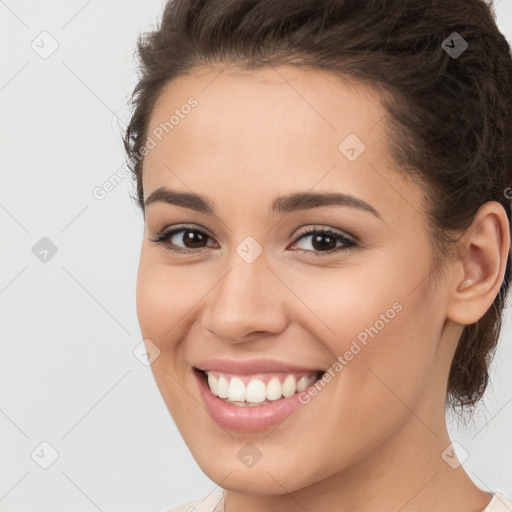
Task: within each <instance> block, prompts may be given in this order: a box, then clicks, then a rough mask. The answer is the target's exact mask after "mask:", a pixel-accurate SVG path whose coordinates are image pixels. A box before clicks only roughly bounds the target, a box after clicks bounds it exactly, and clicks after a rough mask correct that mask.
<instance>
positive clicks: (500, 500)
mask: <svg viewBox="0 0 512 512" xmlns="http://www.w3.org/2000/svg"><path fill="white" fill-rule="evenodd" d="M483 512H512V501H511V500H510V499H508V498H507V496H505V494H504V493H503V492H501V491H498V492H495V493H494V494H493V497H492V500H491V502H490V503H489V505H487V507H486V508H485V510H484V511H483Z"/></svg>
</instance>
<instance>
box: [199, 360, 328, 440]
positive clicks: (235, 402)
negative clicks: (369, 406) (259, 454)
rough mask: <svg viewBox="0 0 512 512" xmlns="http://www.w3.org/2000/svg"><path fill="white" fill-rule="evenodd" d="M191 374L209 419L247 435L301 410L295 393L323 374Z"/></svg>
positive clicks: (275, 423) (302, 390)
mask: <svg viewBox="0 0 512 512" xmlns="http://www.w3.org/2000/svg"><path fill="white" fill-rule="evenodd" d="M193 374H194V376H195V379H196V382H197V384H198V387H199V392H200V394H201V397H202V400H203V404H204V408H205V409H206V411H207V412H208V414H209V415H210V417H211V418H212V419H213V420H215V421H216V422H217V423H218V424H219V425H220V426H221V427H223V428H225V429H230V430H237V431H245V432H250V431H258V430H264V429H267V428H270V427H273V426H276V425H278V424H279V423H281V422H282V421H284V419H285V418H286V417H287V416H289V415H290V414H291V413H292V412H293V411H295V410H297V409H299V408H300V407H301V406H302V407H304V406H303V405H302V404H301V402H300V401H299V393H301V392H307V389H308V388H309V387H310V386H313V385H314V384H315V382H317V380H318V379H319V378H321V376H322V374H323V372H322V371H318V372H298V373H289V372H288V373H286V372H272V373H259V374H250V375H243V374H230V373H225V372H220V371H217V370H215V371H214V370H204V371H203V370H200V369H198V368H194V369H193Z"/></svg>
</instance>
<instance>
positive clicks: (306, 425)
mask: <svg viewBox="0 0 512 512" xmlns="http://www.w3.org/2000/svg"><path fill="white" fill-rule="evenodd" d="M190 96H193V97H194V98H196V99H197V101H198V105H197V106H196V107H195V108H194V109H193V110H192V111H191V113H190V114H188V115H187V116H184V118H183V119H181V120H180V122H179V124H178V125H177V126H175V127H174V129H172V131H169V133H168V134H167V135H165V136H164V137H163V138H162V141H161V142H158V144H157V145H156V147H154V148H153V149H151V151H150V152H149V153H148V154H147V156H146V157H145V162H144V173H143V187H144V198H145V199H147V198H148V197H149V195H150V194H151V193H152V192H153V191H154V190H156V189H158V188H159V187H162V186H165V187H168V188H170V189H172V190H176V191H180V192H194V193H197V194H201V195H202V196H205V197H206V198H207V199H208V200H209V201H210V202H211V203H212V204H213V205H214V207H215V215H207V214H205V213H200V212H196V211H193V210H190V209H187V208H184V207H180V206H176V205H170V204H166V203H164V202H154V203H152V204H148V205H147V206H146V208H145V233H144V240H143V243H142V248H141V255H140V265H139V270H138V282H137V312H138V319H139V323H140V327H141V331H142V334H143V337H144V338H146V339H150V340H151V341H152V343H154V344H155V345H157V346H158V348H159V350H160V355H159V357H158V358H157V359H156V360H155V361H154V362H153V363H152V365H151V368H152V371H153V374H154V377H155V379H156V383H157V385H158V387H159V390H160V392H161V394H162V396H163V398H164V400H165V403H166V405H167V407H168V409H169V411H170V413H171V415H172V417H173V419H174V421H175V422H176V425H177V427H178V429H179V430H180V432H181V434H182V436H183V439H184V440H185V442H186V443H187V445H188V447H189V449H190V451H191V453H192V455H193V456H194V458H195V460H196V461H197V463H198V464H199V466H200V467H201V469H202V470H203V471H204V472H205V473H206V475H207V476H208V477H209V478H211V479H212V480H213V481H215V482H216V483H217V484H218V485H219V486H221V487H222V488H224V489H225V505H224V506H225V511H226V512H234V511H236V510H244V511H245V512H256V511H258V512H261V511H263V510H265V511H266V512H274V511H275V512H277V511H282V510H286V511H288V512H295V511H297V512H298V511H301V512H303V511H304V510H308V511H312V512H313V511H315V512H316V511H318V512H320V511H321V512H335V511H336V512H344V511H351V512H359V511H374V510H379V511H382V512H385V511H393V512H396V511H398V510H400V511H401V512H411V511H414V512H421V511H425V512H426V511H432V510H436V511H450V512H458V511H460V512H463V511H464V512H469V511H473V512H477V511H482V510H483V509H484V508H485V506H486V505H487V504H488V503H489V501H490V499H491V496H490V494H488V493H486V492H484V491H483V490H481V489H479V488H478V487H477V486H476V485H475V484H474V483H473V482H472V481H471V479H470V478H469V476H468V475H467V474H466V473H465V471H464V470H463V468H462V466H459V467H458V468H457V469H453V468H452V467H451V466H450V465H449V464H448V463H447V462H446V461H445V459H444V458H443V457H442V453H443V451H445V449H446V448H447V446H448V445H449V444H450V438H449V436H448V431H447V426H446V419H445V402H446V390H447V379H448V373H449V368H450V363H451V360H452V358H453V354H454V352H455V348H456V345H457V341H458V339H459V337H460V335H461V333H462V329H463V325H465V324H471V323H474V322H475V321H477V320H478V319H479V318H481V317H482V316H483V315H484V313H485V312H486V311H487V309H488V308H489V307H490V306H491V305H492V302H493V300H494V298H495V296H496V294H497V292H498V290H499V285H500V283H501V281H502V279H503V276H504V272H505V264H506V258H507V254H508V250H509V247H510V239H509V234H508V233H509V231H508V221H507V218H506V214H505V211H504V210H503V208H502V207H501V206H500V205H499V204H498V203H494V202H491V203H486V204H485V205H483V206H482V207H481V208H480V210H479V212H478V215H477V217H476V218H475V221H474V222H473V224H472V225H471V226H470V228H469V229H468V230H467V231H466V232H465V233H464V234H463V236H462V238H461V241H460V249H461V250H460V256H459V257H458V258H456V259H454V260H453V261H450V262H449V264H448V267H447V271H446V273H445V274H444V276H442V275H438V274H437V273H436V272H435V269H434V272H432V270H433V245H432V240H431V238H430V235H429V231H428V228H427V223H426V217H425V206H424V202H423V193H422V191H421V189H420V188H419V187H418V186H417V185H415V184H413V183H412V182H408V181H406V180H405V179H404V178H403V177H401V175H400V174H399V173H398V172H397V170H396V166H395V165H394V164H393V162H392V161H391V158H390V157H389V155H388V153H387V143H386V139H385V134H384V127H385V122H386V120H385V118H384V117H383V116H384V110H383V107H382V105H381V103H380V101H379V97H378V96H377V94H376V93H374V92H372V90H370V89H369V88H367V87H366V86H363V85H358V84H357V83H354V82H349V81H346V80H341V78H340V77H339V76H335V75H334V74H331V73H329V72H326V71H320V70H314V71H312V70H305V69H299V68H290V67H276V68H272V67H268V68H264V69H262V70H258V71H251V72H247V71H244V72H242V71H240V70H236V69H234V67H233V66H231V67H230V68H227V69H224V68H201V69H200V70H196V71H195V72H194V73H193V75H189V76H182V77H179V78H177V79H175V80H173V81H172V82H170V83H168V84H167V85H166V87H165V88H164V89H163V90H162V94H161V95H160V97H159V99H158V102H157V103H156V105H155V108H154V110H153V112H152V116H151V120H150V124H149V126H150V130H152V129H154V128H155V127H157V126H158V125H159V123H161V122H165V121H166V120H167V119H168V118H169V115H170V114H169V113H172V112H173V111H174V109H176V108H180V106H181V105H183V104H184V103H186V101H187V99H188V98H189V97H190ZM351 133H352V134H356V135H357V137H358V138H359V139H360V140H361V141H363V142H364V144H365V145H366V150H365V151H364V152H363V153H362V154H361V155H360V156H359V157H358V158H357V159H356V160H355V161H353V162H351V161H349V160H348V159H347V158H346V157H345V156H344V155H343V154H342V153H341V152H340V151H339V150H338V145H339V144H340V142H341V141H343V140H344V139H345V137H347V135H348V134H351ZM310 190H311V191H315V192H320V191H323V192H325V191H330V192H342V193H347V194H351V195H354V196H356V197H358V198H360V199H362V200H364V201H365V202H367V203H369V204H370V205H371V206H372V207H373V208H374V209H376V210H377V211H378V212H379V213H380V216H381V218H378V217H376V216H374V215H372V214H371V213H369V212H366V211H363V210H360V209H356V208H351V207H348V206H327V207H325V206H324V207H320V208H314V209H306V210H301V211H295V212H289V213H286V214H284V215H283V214H281V215H271V214H270V213H269V205H270V203H271V202H272V200H273V199H274V198H275V197H276V196H278V195H285V194H288V193H292V192H298V191H310ZM183 223H186V224H188V225H192V228H198V229H202V230H204V231H206V232H207V233H208V234H209V235H210V237H211V238H210V239H207V241H204V242H203V247H202V248H199V249H194V247H201V245H200V244H199V245H196V246H194V245H190V244H188V245H186V243H187V242H186V241H185V242H184V240H183V234H184V233H183V232H182V233H181V234H178V235H175V236H174V237H173V238H172V242H170V241H168V243H169V244H170V243H174V244H175V245H177V246H178V247H180V248H182V249H187V248H189V250H191V251H193V250H196V253H195V254H192V253H191V254H190V255H182V254H174V253H172V252H170V251H168V250H167V251H166V249H165V246H164V245H163V244H158V243H155V242H152V241H151V238H153V237H154V236H155V234H156V233H158V232H160V231H161V230H164V229H167V228H170V227H171V226H179V225H180V224H183ZM315 227H317V228H331V229H332V230H334V231H336V232H339V233H340V234H345V236H348V237H349V238H350V237H356V239H357V240H358V241H359V242H358V247H357V248H355V249H352V250H347V249H344V245H343V244H342V243H341V242H338V243H337V244H336V250H337V251H338V252H334V253H332V254H331V255H324V256H323V257H318V256H315V254H314V253H315V252H316V253H321V251H322V248H321V247H320V249H318V245H316V246H315V245H313V237H312V236H311V235H310V236H306V237H303V238H302V239H299V237H298V235H300V234H301V233H302V232H304V231H306V230H307V229H309V228H315ZM305 228H306V229H305ZM299 230H300V231H299ZM185 234H186V233H185ZM247 236H251V237H253V238H254V239H255V240H256V241H257V242H258V243H259V244H260V246H261V247H262V248H263V253H262V254H261V255H260V256H259V257H258V258H257V259H256V260H255V261H254V262H253V263H250V264H249V263H247V262H246V261H245V260H244V259H242V258H241V257H240V256H239V255H238V253H237V252H236V248H237V246H238V245H239V244H240V243H241V242H242V241H243V240H244V239H245V238H246V237H247ZM330 247H332V246H330ZM300 249H303V251H300ZM340 249H341V250H340ZM434 278H436V279H435V280H434ZM396 302H398V303H400V304H401V305H402V310H401V311H400V312H399V313H397V314H396V316H395V317H394V318H393V319H392V320H390V321H389V322H388V323H386V325H385V327H384V328H383V329H381V330H380V331H379V333H378V335H376V336H375V337H374V338H373V339H372V338H370V339H369V341H368V343H367V345H366V346H365V347H364V348H363V349H362V350H361V351H360V352H359V353H358V354H357V355H356V356H354V358H353V359H352V360H351V361H349V362H348V364H346V365H345V366H344V367H343V369H342V371H340V372H338V373H337V374H336V376H335V377H334V378H333V379H332V380H331V381H330V382H329V383H328V384H327V385H326V386H325V388H324V389H322V390H321V392H319V393H318V395H317V396H316V397H314V398H312V399H311V401H310V403H308V404H307V405H303V406H301V407H300V408H299V409H298V410H297V411H295V412H294V413H292V414H291V415H290V416H289V417H287V418H286V419H285V420H284V421H283V422H282V423H281V424H280V425H278V426H277V427H273V428H270V429H266V430H263V431H258V432H252V433H243V432H237V431H233V430H231V431H228V430H225V429H224V428H222V427H221V426H219V425H218V424H217V423H216V422H215V421H214V420H213V419H212V418H211V417H210V416H209V414H208V413H207V412H206V410H205V409H204V407H203V406H202V399H201V396H200V393H199V389H198V387H197V384H196V382H195V380H194V378H193V374H192V366H193V365H194V364H197V363H198V362H199V361H202V360H205V359H209V358H213V357H220V358H228V359H251V358H261V357H264V358H271V359H278V360H281V361H284V362H287V363H290V364H297V365H302V366H306V367H309V368H323V369H327V368H329V367H331V366H332V365H333V363H334V362H335V361H336V359H337V357H338V356H339V355H343V354H344V353H345V352H346V351H347V350H348V349H349V348H350V345H351V343H352V341H353V340H354V339H356V337H357V335H358V334H359V333H360V332H361V331H363V330H364V329H365V328H367V327H369V326H373V325H374V324H375V322H376V321H377V320H378V319H379V318H381V317H380V315H381V314H383V313H385V312H386V310H388V309H389V308H391V307H392V305H393V304H394V303H396ZM299 440H300V441H299ZM249 442H250V443H253V444H254V445H255V446H256V447H257V448H258V450H259V451H260V452H261V455H262V456H261V459H260V460H259V461H258V462H257V463H256V464H255V465H254V466H252V467H250V468H248V467H246V466H245V465H244V464H242V463H241V461H240V460H239V459H238V457H237V452H238V451H239V450H240V449H241V448H242V447H243V446H244V445H245V444H246V443H249Z"/></svg>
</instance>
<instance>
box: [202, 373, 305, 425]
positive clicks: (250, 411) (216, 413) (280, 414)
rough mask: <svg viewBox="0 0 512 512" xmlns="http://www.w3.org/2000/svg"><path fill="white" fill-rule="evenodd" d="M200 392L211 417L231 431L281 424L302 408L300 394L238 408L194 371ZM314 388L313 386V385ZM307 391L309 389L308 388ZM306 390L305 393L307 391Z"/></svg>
mask: <svg viewBox="0 0 512 512" xmlns="http://www.w3.org/2000/svg"><path fill="white" fill-rule="evenodd" d="M193 372H194V375H195V377H196V379H197V382H198V385H199V391H200V392H201V396H202V397H203V401H204V404H205V406H206V409H207V411H208V413H209V414H210V416H211V417H212V418H213V419H214V420H215V421H216V422H217V423H218V424H219V425H220V426H221V427H224V428H227V429H231V430H239V431H243V432H252V431H256V430H264V429H266V428H269V427H273V426H275V425H278V424H279V423H281V422H282V421H283V420H284V419H285V418H286V417H287V416H289V415H290V414H291V413H292V412H293V411H295V410H296V409H298V408H299V407H300V406H301V403H300V401H299V395H298V393H295V394H294V395H292V396H290V397H288V398H280V399H279V400H276V401H274V402H272V403H270V404H267V405H260V406H257V407H244V406H240V407H239V406H237V405H233V404H230V403H228V402H225V401H224V400H222V399H221V398H219V397H218V396H215V395H214V394H213V393H212V392H211V391H210V388H209V387H208V384H207V383H206V381H205V379H204V374H203V372H201V371H199V370H196V369H194V370H193ZM311 386H313V384H311ZM306 390H307V388H306ZM306 390H304V391H306Z"/></svg>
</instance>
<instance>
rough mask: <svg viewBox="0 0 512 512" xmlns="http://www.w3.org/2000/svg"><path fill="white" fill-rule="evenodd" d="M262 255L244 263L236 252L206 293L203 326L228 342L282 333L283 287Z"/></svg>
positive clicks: (283, 315)
mask: <svg viewBox="0 0 512 512" xmlns="http://www.w3.org/2000/svg"><path fill="white" fill-rule="evenodd" d="M267 265H268V263H267V260H266V258H265V257H264V254H261V255H260V256H259V257H258V258H257V259H256V260H255V261H253V262H252V263H247V262H246V261H244V260H243V259H242V258H241V257H239V255H238V254H236V253H235V254H234V256H233V257H232V258H231V259H230V266H229V268H228V270H227V272H226V273H224V277H222V278H221V279H220V281H219V282H218V283H217V285H216V286H215V287H214V288H213V289H212V290H211V291H210V293H209V294H208V295H207V298H208V300H209V302H208V305H207V307H206V308H205V309H204V310H203V327H204V328H205V329H206V330H208V331H211V332H212V333H213V334H215V335H217V336H219V337H220V338H222V339H223V340H224V341H228V342H230V343H243V342H247V341H250V340H254V337H255V336H257V337H258V338H261V337H263V338H264V337H268V336H271V335H273V334H276V333H279V332H282V331H283V330H284V329H285V328H286V325H287V322H288V314H287V304H286V297H287V294H286V293H285V292H286V287H285V286H284V285H283V283H282V281H281V280H279V279H278V278H277V277H276V275H275V273H276V271H275V270H274V269H272V270H271V269H270V268H268V266H267Z"/></svg>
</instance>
